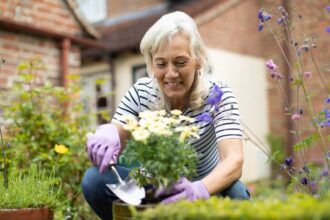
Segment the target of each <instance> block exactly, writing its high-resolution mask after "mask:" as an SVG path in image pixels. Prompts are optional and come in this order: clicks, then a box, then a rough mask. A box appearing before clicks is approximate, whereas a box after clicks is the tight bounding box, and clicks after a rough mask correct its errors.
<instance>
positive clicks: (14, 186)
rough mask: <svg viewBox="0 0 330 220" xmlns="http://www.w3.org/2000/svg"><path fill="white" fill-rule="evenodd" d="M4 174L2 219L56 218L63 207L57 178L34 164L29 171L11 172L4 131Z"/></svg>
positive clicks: (0, 191)
mask: <svg viewBox="0 0 330 220" xmlns="http://www.w3.org/2000/svg"><path fill="white" fill-rule="evenodd" d="M0 134H1V147H2V155H1V161H2V166H1V168H2V175H1V177H0V182H1V183H3V184H1V185H0V194H1V197H0V219H11V220H23V219H29V220H48V219H53V218H54V210H55V209H58V208H60V207H61V204H62V203H61V202H60V199H59V195H60V193H59V190H55V188H54V184H55V181H56V179H55V178H54V176H52V175H47V174H46V173H45V172H44V171H43V170H42V169H41V168H40V167H38V166H36V165H31V166H30V167H29V168H27V171H26V172H24V173H23V172H20V171H19V170H17V169H15V167H14V166H12V167H11V169H10V172H8V167H7V161H6V149H5V146H4V142H3V136H2V131H1V128H0Z"/></svg>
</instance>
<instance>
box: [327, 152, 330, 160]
mask: <svg viewBox="0 0 330 220" xmlns="http://www.w3.org/2000/svg"><path fill="white" fill-rule="evenodd" d="M327 158H328V160H330V151H329V152H328V153H327Z"/></svg>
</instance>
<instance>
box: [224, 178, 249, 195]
mask: <svg viewBox="0 0 330 220" xmlns="http://www.w3.org/2000/svg"><path fill="white" fill-rule="evenodd" d="M221 195H222V196H224V197H230V198H231V199H242V200H249V199H250V193H249V191H248V189H247V187H246V186H245V185H244V184H243V183H242V182H241V181H239V180H237V181H235V182H234V183H233V184H232V185H230V186H229V187H228V188H227V189H225V190H224V191H222V192H221Z"/></svg>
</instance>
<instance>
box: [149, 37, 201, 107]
mask: <svg viewBox="0 0 330 220" xmlns="http://www.w3.org/2000/svg"><path fill="white" fill-rule="evenodd" d="M197 68H198V64H197V60H196V58H195V57H192V55H191V54H190V50H189V39H188V38H187V37H186V36H184V35H182V34H176V35H174V36H173V37H172V38H171V40H169V41H168V42H165V43H164V44H163V45H162V46H161V47H160V48H159V49H158V51H157V52H156V53H155V54H154V55H153V58H152V71H153V73H154V75H155V78H156V79H157V81H158V84H159V86H160V88H161V89H162V90H163V92H164V93H165V95H166V96H167V97H168V98H169V100H170V101H171V104H174V103H186V101H187V97H188V96H189V93H190V89H191V87H192V84H193V82H194V78H195V73H196V70H197Z"/></svg>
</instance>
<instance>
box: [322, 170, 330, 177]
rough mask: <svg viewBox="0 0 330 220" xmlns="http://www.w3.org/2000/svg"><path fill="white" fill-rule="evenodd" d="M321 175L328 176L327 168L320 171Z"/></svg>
mask: <svg viewBox="0 0 330 220" xmlns="http://www.w3.org/2000/svg"><path fill="white" fill-rule="evenodd" d="M321 176H324V177H327V176H329V171H328V170H323V171H322V173H321Z"/></svg>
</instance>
